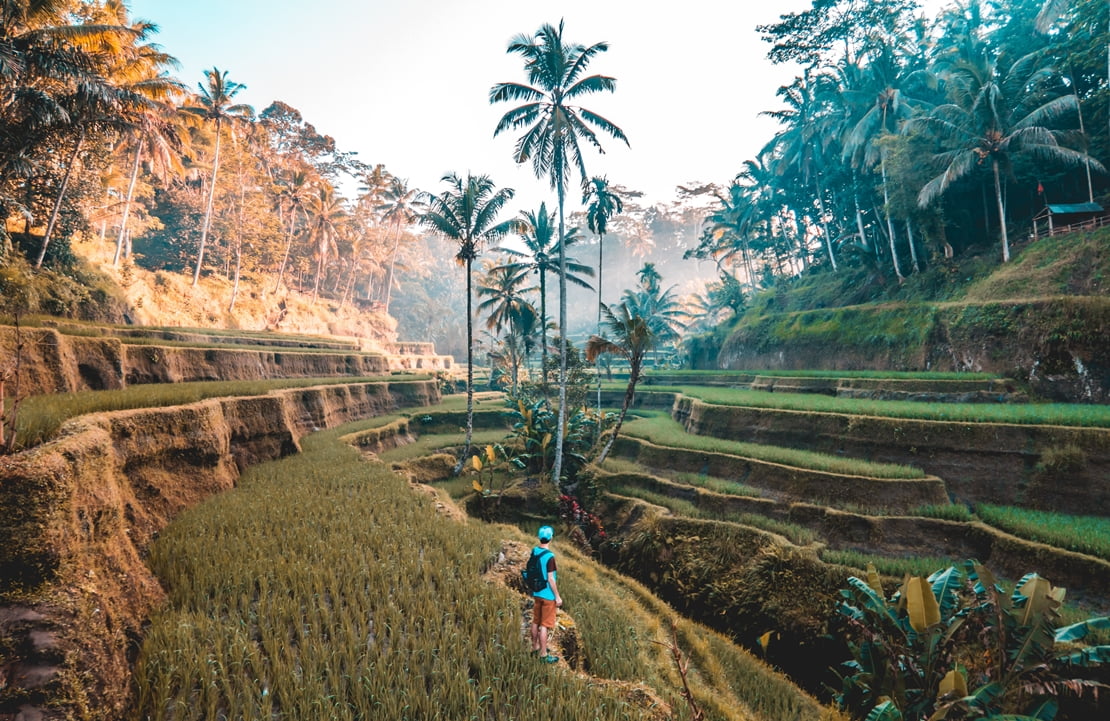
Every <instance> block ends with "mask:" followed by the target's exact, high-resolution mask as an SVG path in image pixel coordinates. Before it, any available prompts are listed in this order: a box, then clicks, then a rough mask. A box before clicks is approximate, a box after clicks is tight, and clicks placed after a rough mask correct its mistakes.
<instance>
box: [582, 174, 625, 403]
mask: <svg viewBox="0 0 1110 721" xmlns="http://www.w3.org/2000/svg"><path fill="white" fill-rule="evenodd" d="M582 202H583V203H584V204H586V227H588V228H589V229H590V232H591V233H596V234H597V334H598V335H601V310H602V306H603V303H602V302H601V288H602V284H601V277H602V275H601V274H602V269H603V268H604V259H605V255H604V251H605V231H606V230H607V229H608V227H609V219H610V218H612V217H613V216H614V215H618V214H620V213H623V212H624V201H623V200H621V196H620V195H618V194H617V193H616V192H614V191H613V190H612V189H611V188H610V187H609V179H608V178H606V177H603V176H602V177H599V176H596V175H595V176H594V177H593V178H591V179H590V182H589V183H588V184H587V185H586V190H585V192H584V193H582ZM597 415H598V418H600V417H601V366H600V365H598V367H597Z"/></svg>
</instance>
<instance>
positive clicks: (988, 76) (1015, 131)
mask: <svg viewBox="0 0 1110 721" xmlns="http://www.w3.org/2000/svg"><path fill="white" fill-rule="evenodd" d="M1053 75H1054V72H1053V71H1051V70H1049V69H1047V68H1044V67H1041V66H1040V65H1039V64H1038V59H1037V57H1036V55H1034V54H1030V55H1026V56H1024V57H1021V58H1019V59H1017V60H1016V61H1014V63H1013V64H1012V65H1010V66H1009V67H1008V68H1002V67H1000V66H999V65H998V60H997V59H989V58H982V59H981V60H980V61H979V62H970V61H967V60H962V61H957V62H956V63H955V64H954V65H953V68H952V69H951V70H950V71H949V72H948V74H947V82H948V87H949V90H950V95H951V99H952V102H950V103H947V104H944V105H940V106H937V107H936V108H935V109H934V110H933V112H932V113H931V114H930V115H929V116H927V117H923V118H915V119H912V120H910V121H909V122H907V123H906V131H907V132H912V131H914V130H918V129H920V130H924V131H927V132H930V133H932V134H933V135H934V136H935V137H936V138H937V139H938V140H939V141H940V142H941V143H943V144H945V145H947V146H948V147H949V148H950V149H949V150H947V151H945V152H942V153H940V154H939V155H938V156H937V159H938V160H939V161H940V164H941V165H942V167H943V168H944V170H943V172H941V173H940V175H938V176H936V177H935V178H933V179H932V180H930V181H929V182H928V183H926V184H925V186H924V187H923V188H922V189H921V191H920V193H919V194H918V203H919V205H921V207H927V206H928V205H929V204H930V203H932V202H934V201H935V200H936V199H937V198H939V197H940V196H941V195H943V194H944V193H945V191H947V190H948V188H949V187H950V186H951V185H952V183H954V182H956V181H958V180H960V179H961V178H964V177H966V176H968V175H970V174H971V173H973V172H974V171H975V170H976V169H977V168H978V167H980V166H981V165H982V164H983V163H984V162H987V161H989V163H990V170H991V176H992V179H993V181H994V196H995V202H996V205H997V209H998V218H999V227H1000V232H1001V240H1002V261H1003V262H1007V261H1009V260H1010V242H1009V235H1008V234H1007V231H1006V208H1005V205H1004V203H1003V200H1002V173H1003V171H1005V172H1007V174H1009V172H1010V164H1011V162H1012V160H1013V159H1014V157H1015V156H1018V155H1026V156H1029V157H1031V158H1034V159H1036V160H1041V161H1050V162H1056V163H1061V164H1069V165H1081V164H1083V163H1090V165H1091V167H1093V168H1096V169H1098V170H1102V165H1101V164H1100V163H1099V162H1098V161H1096V160H1094V159H1093V158H1091V157H1090V156H1088V155H1087V154H1086V153H1083V152H1080V151H1078V150H1073V149H1071V148H1066V147H1064V146H1062V145H1060V142H1059V141H1060V138H1061V137H1062V135H1063V133H1062V132H1061V131H1059V130H1055V129H1052V128H1051V127H1050V125H1052V124H1054V123H1055V122H1056V121H1057V120H1059V119H1060V118H1061V117H1065V116H1067V115H1069V114H1071V113H1074V112H1075V111H1076V109H1077V100H1076V97H1075V95H1072V94H1067V95H1058V96H1055V97H1050V96H1046V94H1045V90H1044V89H1045V87H1046V85H1047V81H1048V80H1050V79H1051V78H1052V76H1053Z"/></svg>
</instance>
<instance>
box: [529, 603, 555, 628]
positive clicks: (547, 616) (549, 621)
mask: <svg viewBox="0 0 1110 721" xmlns="http://www.w3.org/2000/svg"><path fill="white" fill-rule="evenodd" d="M534 600H535V602H536V605H535V606H533V607H532V623H533V624H534V625H536V626H543V627H544V628H555V602H554V601H549V600H547V599H546V598H535V599H534Z"/></svg>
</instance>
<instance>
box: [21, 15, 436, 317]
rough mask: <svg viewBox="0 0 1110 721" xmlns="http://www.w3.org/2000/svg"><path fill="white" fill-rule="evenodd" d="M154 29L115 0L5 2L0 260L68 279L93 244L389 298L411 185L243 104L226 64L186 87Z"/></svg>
mask: <svg viewBox="0 0 1110 721" xmlns="http://www.w3.org/2000/svg"><path fill="white" fill-rule="evenodd" d="M155 31H156V28H155V27H154V26H153V25H151V24H150V23H147V22H144V21H139V20H135V19H133V18H131V17H130V16H129V13H128V9H127V6H126V5H125V4H124V2H122V1H121V0H104V1H102V2H89V1H82V0H33V1H32V0H7V1H5V2H3V3H2V4H0V56H2V60H0V95H2V97H0V212H2V213H3V216H4V218H5V220H6V223H5V224H4V226H3V227H0V262H10V261H13V260H16V259H18V258H23V259H25V260H26V262H27V263H29V264H30V265H31V266H32V267H33V268H42V267H50V268H53V269H55V270H59V271H61V272H66V271H67V270H69V269H70V268H72V267H73V265H74V262H75V258H74V256H73V253H72V250H71V241H72V240H74V239H86V240H91V241H94V242H95V243H97V244H98V247H99V248H100V249H101V259H102V260H103V262H105V263H110V264H112V265H116V266H119V265H121V264H126V263H136V264H141V265H144V266H146V267H150V268H159V269H169V270H175V271H179V272H183V273H191V274H192V275H193V283H194V284H196V282H197V281H198V280H199V278H200V277H202V276H208V275H212V274H219V275H222V276H225V277H226V278H228V279H229V280H231V281H233V282H234V286H233V287H234V288H235V289H236V291H237V288H238V285H239V280H240V278H241V277H244V276H249V277H252V278H254V279H256V280H259V281H261V282H264V283H270V284H272V285H273V287H274V288H275V289H277V288H278V287H281V286H288V287H294V288H297V289H299V290H303V291H305V292H307V293H311V294H312V295H313V297H314V298H315V297H319V296H321V295H325V296H328V297H330V298H331V299H332V300H334V301H338V302H340V303H348V302H359V303H361V304H364V305H367V306H376V307H378V308H380V309H382V310H385V309H387V308H388V307H389V304H390V302H391V299H392V291H393V289H394V288H395V287H396V285H397V282H398V281H397V274H398V271H399V270H400V269H401V268H402V267H403V266H404V265H405V263H406V260H407V258H408V257H409V254H410V249H411V247H412V245H413V242H414V241H415V240H416V236H415V235H413V234H412V233H411V232H410V227H411V226H412V224H413V223H414V222H415V217H416V214H417V212H418V205H417V203H416V198H417V191H416V190H415V189H413V188H409V187H408V184H407V182H406V181H405V180H404V179H402V178H399V177H396V176H394V175H392V174H391V173H390V172H389V171H387V170H386V169H385V168H384V167H383V166H381V165H376V166H371V165H367V164H366V163H363V162H360V161H359V160H357V159H356V158H355V157H354V154H353V153H349V152H344V151H342V150H340V149H339V148H338V147H337V145H336V142H335V140H334V139H333V138H332V137H330V136H328V135H325V134H322V133H320V132H319V131H317V129H316V128H315V127H313V125H312V124H311V123H309V122H307V121H306V120H305V119H304V118H303V117H302V116H301V113H300V112H299V111H298V110H297V109H296V108H293V107H291V106H289V105H287V104H285V103H283V102H280V101H274V102H273V103H271V104H270V105H269V106H268V107H266V108H265V109H263V110H261V111H260V112H256V111H255V109H254V108H252V107H250V106H249V105H244V104H242V103H240V102H239V101H238V99H237V96H238V95H239V94H240V92H241V91H242V90H243V89H244V87H245V86H244V85H242V84H241V83H239V82H236V80H234V79H233V78H231V77H229V74H228V73H227V72H226V71H221V70H219V69H218V68H213V69H211V70H208V71H206V72H205V73H204V77H203V78H201V79H200V82H199V83H196V84H195V86H194V89H193V90H190V89H189V87H188V85H187V84H186V83H184V82H182V81H180V80H178V79H177V78H175V77H174V76H173V75H172V72H173V70H174V69H175V66H176V61H175V60H174V58H173V57H171V56H170V55H168V54H166V53H165V52H163V51H162V50H161V49H160V48H159V47H158V46H157V45H155V44H153V43H152V42H151V41H150V38H151V36H152V35H153V34H154V33H155ZM343 179H348V180H349V181H351V180H352V179H353V181H357V182H359V183H361V185H360V186H359V193H358V195H357V197H356V198H353V199H347V198H344V197H342V195H341V193H340V191H339V189H338V187H339V185H340V184H341V181H342V180H343ZM353 181H352V182H351V183H350V184H353ZM235 297H236V292H235V291H233V292H232V294H231V299H230V305H231V307H234V304H235Z"/></svg>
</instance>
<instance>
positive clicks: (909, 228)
mask: <svg viewBox="0 0 1110 721" xmlns="http://www.w3.org/2000/svg"><path fill="white" fill-rule="evenodd" d="M906 241H907V242H908V243H909V244H910V260H912V261H913V272H914V273H920V272H921V266H920V265H919V264H918V262H917V248H916V247H914V244H913V225H912V224H911V223H910V219H909V218H906Z"/></svg>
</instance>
